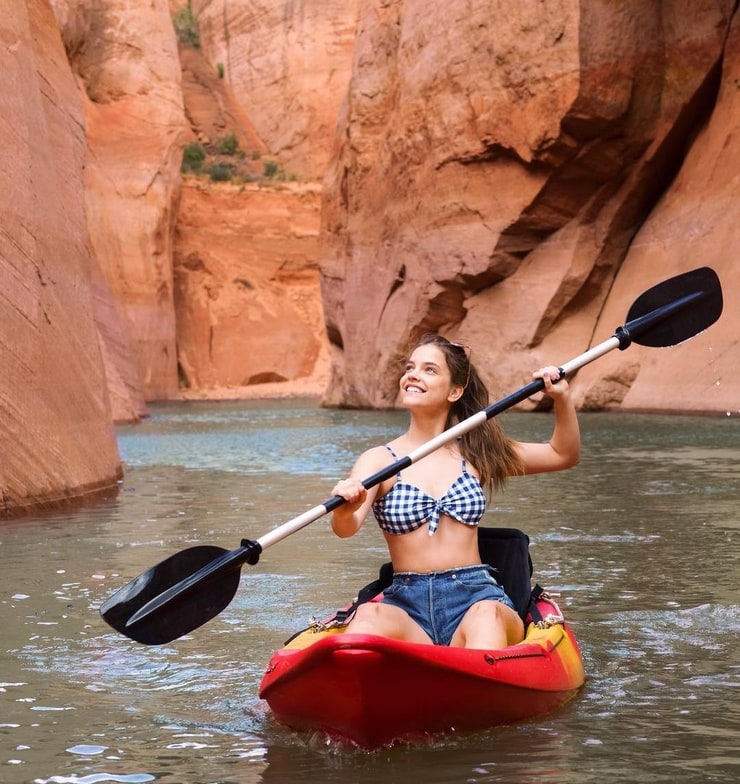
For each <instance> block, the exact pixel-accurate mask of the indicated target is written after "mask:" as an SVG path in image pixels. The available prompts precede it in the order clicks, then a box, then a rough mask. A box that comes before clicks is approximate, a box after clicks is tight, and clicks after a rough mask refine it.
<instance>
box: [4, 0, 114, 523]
mask: <svg viewBox="0 0 740 784" xmlns="http://www.w3.org/2000/svg"><path fill="white" fill-rule="evenodd" d="M2 5H3V9H2V13H3V27H2V36H1V37H0V66H1V70H2V74H3V80H4V85H3V90H2V91H1V92H0V138H2V142H3V143H2V144H1V145H0V178H1V180H2V188H1V189H0V215H2V222H1V223H0V234H2V243H0V280H1V281H2V285H1V286H0V325H2V326H1V329H2V340H0V367H2V373H0V421H2V446H1V447H0V454H2V458H1V459H0V490H1V491H2V500H1V505H0V517H3V516H12V515H14V514H17V513H20V512H21V511H26V510H28V509H34V508H35V509H38V508H43V507H47V506H51V505H55V504H58V503H62V502H64V501H65V500H68V499H72V498H79V497H82V496H85V495H89V494H93V493H97V492H101V491H106V490H110V491H113V490H114V489H115V488H116V484H117V480H118V479H119V478H120V475H121V466H120V461H119V457H118V452H117V448H116V441H115V433H114V431H113V426H112V423H111V409H110V404H109V398H108V393H107V389H106V380H105V375H104V370H103V362H102V356H101V350H100V347H99V343H98V332H97V329H96V325H95V321H94V305H93V298H92V293H91V292H92V282H91V281H92V272H91V270H92V258H91V253H90V247H89V240H88V234H87V225H86V219H85V211H84V203H85V198H84V183H83V178H82V171H83V163H84V159H85V150H86V147H85V124H84V117H83V112H82V108H81V106H80V102H79V97H78V95H77V88H76V85H75V82H74V80H73V78H72V75H71V73H70V71H69V68H68V66H67V63H66V58H65V54H64V47H63V45H62V41H61V38H60V36H59V31H58V29H57V27H56V24H55V20H54V16H53V13H52V11H51V8H50V6H49V4H48V3H46V2H35V3H29V4H28V5H26V4H25V3H16V2H12V3H10V2H4V3H3V4H2ZM100 296H102V297H103V298H105V293H104V291H101V292H100Z"/></svg>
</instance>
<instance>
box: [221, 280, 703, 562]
mask: <svg viewBox="0 0 740 784" xmlns="http://www.w3.org/2000/svg"><path fill="white" fill-rule="evenodd" d="M704 296H705V293H704V292H703V291H698V292H693V293H692V294H689V295H687V296H685V297H681V298H680V299H678V300H676V301H675V302H671V303H670V304H668V305H664V306H663V307H661V308H657V309H656V310H654V311H652V312H650V313H647V314H645V315H644V316H641V317H640V318H637V319H635V320H634V321H631V322H629V323H628V324H625V325H624V326H623V327H620V328H619V329H617V331H616V332H615V334H614V335H612V337H610V338H608V339H607V340H605V341H603V342H602V343H599V344H598V345H597V346H594V347H593V348H590V349H589V350H588V351H585V352H584V353H583V354H580V355H579V356H577V357H575V358H574V359H571V360H570V361H569V362H566V363H565V364H564V365H562V366H561V367H560V372H561V374H562V375H564V376H567V375H570V374H571V373H574V372H575V371H576V370H578V369H579V368H582V367H584V365H588V364H589V363H590V362H593V361H594V360H596V359H598V358H599V357H603V356H604V354H608V353H609V352H610V351H613V350H614V349H615V348H618V349H620V350H622V351H624V349H626V348H627V347H628V346H629V345H630V343H631V342H632V338H633V337H634V338H637V337H639V336H640V334H641V333H643V332H645V331H646V330H648V329H651V328H652V327H654V326H655V325H656V324H658V323H659V322H661V321H663V320H665V319H667V318H669V317H670V316H672V315H673V314H674V313H677V312H678V311H680V310H683V309H684V308H687V307H689V306H690V305H692V304H693V303H694V302H696V301H697V300H698V299H701V298H702V297H704ZM544 387H545V382H544V381H543V380H542V379H541V378H537V379H535V380H534V381H531V382H530V383H529V384H527V385H526V386H524V387H522V388H521V389H518V390H517V391H516V392H512V393H511V394H510V395H507V396H506V397H504V398H502V399H501V400H498V401H496V402H495V403H491V405H489V406H487V407H486V408H484V409H483V410H482V411H479V412H478V413H476V414H473V415H472V416H470V417H468V418H467V419H464V420H463V421H462V422H459V423H458V424H456V425H453V426H452V427H451V428H449V429H447V430H445V431H444V432H443V433H440V434H439V435H438V436H435V437H434V438H432V439H430V440H429V441H427V442H426V443H424V444H422V445H421V446H420V447H418V448H417V449H415V450H414V451H412V452H409V454H408V455H405V456H404V457H401V458H399V459H398V460H397V461H396V462H395V463H392V464H391V465H389V466H386V467H385V468H383V469H381V470H380V471H378V472H376V473H375V474H373V475H372V476H369V477H368V478H367V479H363V481H362V484H363V486H364V487H365V488H367V489H370V488H371V487H375V485H378V484H380V483H381V482H384V481H385V480H386V479H390V478H391V477H392V476H395V475H396V474H397V473H398V472H399V471H403V470H404V469H405V468H408V467H409V466H410V465H412V464H413V463H416V462H417V461H419V460H421V459H422V458H423V457H426V456H427V455H429V454H431V453H432V452H434V451H436V450H437V449H439V448H440V447H442V446H444V445H445V444H449V443H450V442H451V441H454V440H455V439H456V438H459V437H460V436H461V435H463V434H464V433H467V432H469V431H470V430H473V429H474V428H476V427H479V426H480V425H482V424H483V423H484V422H486V421H487V420H489V419H491V418H492V417H494V416H496V415H497V414H500V413H502V412H503V411H506V410H507V409H509V408H512V407H513V406H515V405H517V404H518V403H521V402H523V401H524V400H526V399H527V398H528V397H531V396H532V395H534V394H536V393H537V392H541V391H542V390H543V389H544ZM343 503H345V500H344V498H342V496H340V495H335V496H332V497H331V498H329V499H327V500H326V501H324V502H323V503H321V504H318V505H317V506H315V507H313V508H312V509H309V510H308V511H306V512H304V513H303V514H301V515H298V517H294V518H293V519H292V520H289V521H288V522H287V523H283V525H281V526H279V527H278V528H276V529H275V530H273V531H270V532H269V533H267V534H265V535H264V536H261V537H260V538H259V539H257V540H256V541H255V542H254V544H256V545H258V546H259V549H260V551H262V550H265V549H266V548H268V547H272V545H274V544H277V543H278V542H281V541H282V540H283V539H285V538H286V537H288V536H290V535H291V534H293V533H295V532H296V531H300V530H301V529H302V528H305V527H306V526H307V525H310V524H311V523H313V522H315V521H316V520H318V519H319V518H321V517H323V516H324V515H326V514H328V513H329V512H332V511H334V510H335V509H336V508H337V507H339V506H341V505H342V504H343ZM237 552H239V551H238V550H237V551H235V554H236V553H237ZM242 563H243V561H242Z"/></svg>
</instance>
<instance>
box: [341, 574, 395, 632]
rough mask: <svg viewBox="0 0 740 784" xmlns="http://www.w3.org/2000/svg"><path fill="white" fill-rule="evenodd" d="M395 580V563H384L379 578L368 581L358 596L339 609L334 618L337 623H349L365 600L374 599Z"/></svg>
mask: <svg viewBox="0 0 740 784" xmlns="http://www.w3.org/2000/svg"><path fill="white" fill-rule="evenodd" d="M392 582H393V564H392V563H384V564H383V565H382V566H381V567H380V572H379V573H378V579H377V580H373V581H372V582H371V583H368V584H367V585H366V586H365V587H364V588H363V589H362V590H361V591H360V592H359V593H358V594H357V598H356V599H355V600H354V601H353V602H352V604H350V605H349V607H345V608H344V609H343V610H339V611H338V612H337V614H336V615H335V616H334V617H333V618H332V621H333V622H335V623H336V624H344V623H349V619H350V618H351V617H352V616H353V615H354V614H355V610H356V609H357V608H358V607H359V606H360V605H361V604H365V602H369V601H371V600H372V599H374V598H375V597H376V596H377V595H378V594H379V593H382V592H383V591H384V590H385V589H386V588H388V586H389V585H390V584H391V583H392Z"/></svg>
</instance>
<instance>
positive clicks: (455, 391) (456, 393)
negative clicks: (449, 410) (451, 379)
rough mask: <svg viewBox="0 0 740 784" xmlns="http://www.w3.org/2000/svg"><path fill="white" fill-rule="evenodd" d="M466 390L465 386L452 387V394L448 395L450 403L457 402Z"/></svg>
mask: <svg viewBox="0 0 740 784" xmlns="http://www.w3.org/2000/svg"><path fill="white" fill-rule="evenodd" d="M464 391H465V387H452V390H451V391H450V394H449V395H447V399H448V400H449V401H450V403H456V402H457V401H458V400H459V399H460V398H461V397H462V396H463V392H464Z"/></svg>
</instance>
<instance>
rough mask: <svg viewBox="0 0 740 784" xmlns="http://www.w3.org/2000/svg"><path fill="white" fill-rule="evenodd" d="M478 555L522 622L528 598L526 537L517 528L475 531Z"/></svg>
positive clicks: (530, 562)
mask: <svg viewBox="0 0 740 784" xmlns="http://www.w3.org/2000/svg"><path fill="white" fill-rule="evenodd" d="M478 551H479V552H480V559H481V561H483V563H487V564H488V565H489V566H492V567H493V568H494V569H495V570H496V579H497V580H498V582H499V583H500V584H501V585H502V586H503V588H504V590H505V591H506V594H507V596H508V597H509V598H510V599H511V601H512V602H514V606H515V607H516V609H517V612H518V613H519V615H520V616H521V618H522V620H524V619H525V618H526V617H527V611H528V610H529V599H530V596H531V595H532V584H531V578H532V559H531V557H530V555H529V537H528V536H527V534H525V533H524V532H523V531H520V530H519V529H518V528H483V527H479V528H478Z"/></svg>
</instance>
